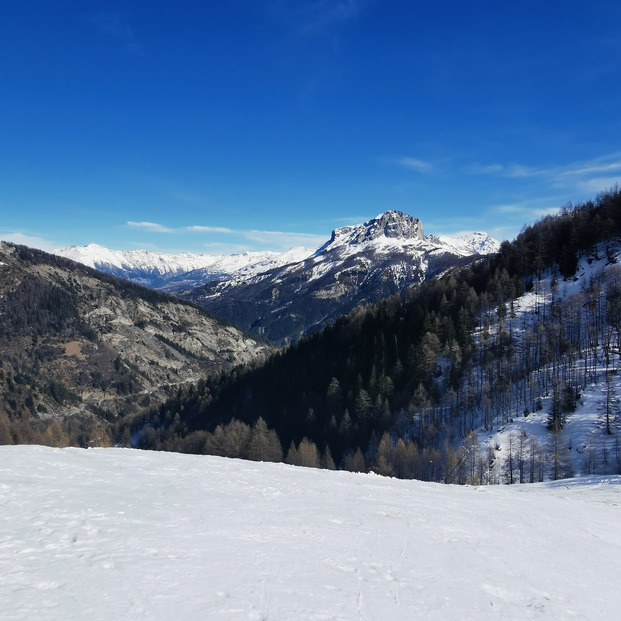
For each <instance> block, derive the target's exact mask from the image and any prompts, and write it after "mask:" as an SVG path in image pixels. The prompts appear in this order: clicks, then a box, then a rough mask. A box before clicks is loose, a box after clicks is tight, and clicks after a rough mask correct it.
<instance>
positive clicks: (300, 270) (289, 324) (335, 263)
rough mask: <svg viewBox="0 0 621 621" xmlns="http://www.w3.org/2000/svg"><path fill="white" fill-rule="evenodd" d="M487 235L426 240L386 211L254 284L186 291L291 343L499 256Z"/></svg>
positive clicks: (408, 220)
mask: <svg viewBox="0 0 621 621" xmlns="http://www.w3.org/2000/svg"><path fill="white" fill-rule="evenodd" d="M498 248H499V244H498V242H495V241H494V240H492V239H491V238H490V237H489V236H488V235H486V234H484V233H480V234H474V235H468V236H461V237H456V238H450V237H444V239H442V240H441V239H439V238H437V237H434V236H431V235H428V236H425V235H424V233H423V227H422V223H421V221H420V220H418V219H417V218H414V217H412V216H409V215H407V214H404V213H401V212H397V211H388V212H386V213H383V214H380V215H379V216H377V217H376V218H374V219H373V220H370V221H368V222H365V223H364V224H360V225H357V226H348V227H343V228H340V229H336V230H335V231H333V233H332V237H331V239H330V240H329V241H328V242H327V243H326V244H324V245H323V246H322V247H321V248H319V250H317V252H315V253H314V254H313V255H312V256H309V257H308V258H306V259H305V260H303V261H299V262H297V263H291V264H289V265H285V266H283V267H280V268H275V269H271V270H269V271H266V272H264V273H262V274H258V275H256V276H254V277H251V278H247V277H244V278H238V277H232V278H230V279H227V280H222V281H213V282H210V283H207V284H206V285H205V286H203V287H199V288H195V289H193V290H192V291H188V292H185V294H184V295H185V296H186V297H188V298H189V299H191V300H194V301H195V302H198V303H199V304H201V305H202V306H204V307H205V308H208V309H209V310H212V311H213V312H215V313H217V314H218V315H221V316H223V317H226V318H227V319H230V320H231V321H232V322H233V323H235V324H236V325H239V326H241V327H243V328H245V329H248V330H252V331H254V332H256V333H258V334H260V335H262V336H264V337H265V338H267V339H268V340H270V341H274V342H281V343H287V342H289V341H292V340H296V339H298V338H299V337H301V336H305V335H308V334H310V333H312V332H313V331H315V330H317V329H319V328H321V327H323V326H325V325H327V324H328V323H331V322H333V321H334V320H335V319H336V318H337V317H338V316H339V315H342V314H345V313H348V312H349V311H351V310H352V309H353V308H354V307H356V306H358V305H360V304H368V303H371V302H376V301H378V300H380V299H382V298H386V297H388V296H390V295H393V294H395V293H399V292H400V291H403V290H404V289H405V288H406V287H408V286H410V285H413V284H417V283H420V282H422V281H423V280H424V279H425V278H428V277H431V276H434V275H436V274H439V273H441V272H443V271H445V270H446V269H448V268H449V267H451V266H454V265H459V264H464V263H466V262H468V261H469V260H470V258H471V257H472V256H473V255H477V254H488V253H491V252H495V251H497V250H498Z"/></svg>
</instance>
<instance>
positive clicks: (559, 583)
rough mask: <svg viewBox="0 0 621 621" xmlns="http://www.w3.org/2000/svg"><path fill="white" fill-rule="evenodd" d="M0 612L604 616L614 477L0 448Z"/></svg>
mask: <svg viewBox="0 0 621 621" xmlns="http://www.w3.org/2000/svg"><path fill="white" fill-rule="evenodd" d="M0 507H1V513H0V576H1V577H0V611H1V612H0V616H1V617H2V618H3V619H7V620H8V619H35V618H36V619H38V620H39V621H41V620H44V619H63V620H65V619H88V620H92V619H106V620H107V619H184V620H189V619H209V620H212V619H213V620H220V619H221V620H238V619H239V620H242V619H244V620H246V619H250V620H257V621H260V620H264V619H272V620H283V621H284V620H292V621H293V620H296V621H297V620H299V619H305V620H309V619H310V620H329V619H334V620H337V619H338V620H344V619H352V620H353V619H363V620H365V619H366V620H369V621H370V620H372V619H374V620H378V621H384V620H386V619H407V620H411V619H477V620H478V619H484V618H494V619H530V618H532V619H540V618H541V619H572V618H576V619H615V618H618V613H619V610H620V609H621V590H619V588H618V577H619V574H620V570H621V530H620V529H619V524H620V523H621V476H614V477H583V478H579V479H569V480H563V481H557V482H554V483H543V484H534V485H521V486H518V485H515V486H493V487H456V486H445V485H439V484H431V483H422V482H418V481H401V480H396V479H388V478H382V477H379V476H376V475H364V474H353V473H347V472H331V471H326V470H313V469H305V468H296V467H293V466H287V465H285V464H263V463H255V462H244V461H238V460H230V459H223V458H218V457H204V456H193V455H180V454H173V453H155V452H143V451H137V450H130V449H91V450H82V449H50V448H44V447H39V446H2V447H0Z"/></svg>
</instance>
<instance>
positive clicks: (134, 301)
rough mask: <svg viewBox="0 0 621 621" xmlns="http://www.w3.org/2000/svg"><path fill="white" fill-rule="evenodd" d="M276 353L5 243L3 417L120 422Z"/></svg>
mask: <svg viewBox="0 0 621 621" xmlns="http://www.w3.org/2000/svg"><path fill="white" fill-rule="evenodd" d="M269 351H271V350H270V348H269V347H268V346H267V345H265V344H263V343H260V342H257V340H256V339H254V338H253V337H250V336H249V335H247V334H244V333H242V332H241V331H240V330H238V329H236V328H234V327H232V326H231V325H227V324H224V323H223V322H222V321H220V320H217V319H216V318H214V317H213V316H211V315H210V314H209V313H207V312H206V311H204V310H203V309H202V308H199V307H195V306H193V305H191V304H188V303H184V302H182V301H181V300H177V299H174V298H171V297H169V296H167V295H164V294H162V293H158V292H156V291H152V290H149V289H144V288H142V287H139V286H137V285H134V284H132V283H128V282H126V281H122V280H119V279H117V278H113V277H111V276H106V275H104V274H100V273H99V272H96V271H95V270H92V269H89V268H86V267H84V266H82V265H79V264H77V263H73V262H72V261H68V260H66V259H60V258H58V257H54V256H52V255H47V254H46V253H43V252H40V251H35V250H31V249H28V248H24V247H15V246H10V245H6V244H2V243H0V412H2V411H4V412H5V413H6V414H7V415H8V416H9V417H10V418H19V417H34V418H46V417H51V416H57V415H63V416H66V415H73V414H85V415H86V414H88V415H92V416H98V417H105V418H107V419H109V420H113V419H114V418H115V417H116V416H118V415H121V414H127V413H130V412H132V411H136V410H138V409H140V408H141V407H145V406H150V405H154V404H157V403H159V402H161V401H162V400H163V399H164V398H165V397H166V396H167V395H168V394H170V393H171V391H173V390H175V387H176V386H178V385H180V384H184V383H187V382H192V381H198V380H199V379H200V378H201V377H204V375H205V374H208V373H212V372H216V371H218V370H220V369H224V368H226V367H228V366H231V365H234V364H239V363H245V362H249V361H251V360H254V359H256V358H258V357H261V356H264V355H266V354H267V353H268V352H269Z"/></svg>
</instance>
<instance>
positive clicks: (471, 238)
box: [437, 231, 500, 255]
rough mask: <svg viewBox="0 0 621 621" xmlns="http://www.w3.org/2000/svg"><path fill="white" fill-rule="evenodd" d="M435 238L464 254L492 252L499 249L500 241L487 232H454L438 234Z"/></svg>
mask: <svg viewBox="0 0 621 621" xmlns="http://www.w3.org/2000/svg"><path fill="white" fill-rule="evenodd" d="M437 239H438V240H439V241H440V242H442V243H443V244H447V245H449V246H453V247H454V248H456V249H457V250H459V251H461V252H462V253H464V254H467V255H471V254H481V255H483V254H494V253H495V252H498V251H499V250H500V242H499V241H498V240H496V239H494V238H493V237H491V236H490V235H488V234H487V233H483V232H478V231H477V232H473V233H456V234H455V235H439V236H438V237H437Z"/></svg>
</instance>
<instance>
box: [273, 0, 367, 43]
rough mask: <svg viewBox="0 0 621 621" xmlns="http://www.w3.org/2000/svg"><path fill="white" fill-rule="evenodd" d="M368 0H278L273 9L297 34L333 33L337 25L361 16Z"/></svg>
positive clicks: (325, 34)
mask: <svg viewBox="0 0 621 621" xmlns="http://www.w3.org/2000/svg"><path fill="white" fill-rule="evenodd" d="M367 2H368V0H315V2H311V3H306V4H303V5H300V3H298V2H290V1H288V0H278V1H277V2H274V3H272V10H273V11H274V13H275V14H276V15H278V16H279V18H280V19H281V20H284V21H285V22H286V23H287V24H288V27H289V28H290V29H291V30H292V31H293V32H294V34H295V35H297V36H309V35H319V36H328V35H331V34H332V31H333V29H334V28H335V27H337V26H339V25H341V24H343V23H346V22H348V21H351V20H352V19H355V18H357V17H358V16H359V14H360V11H361V10H362V8H363V7H364V5H366V4H367Z"/></svg>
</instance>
